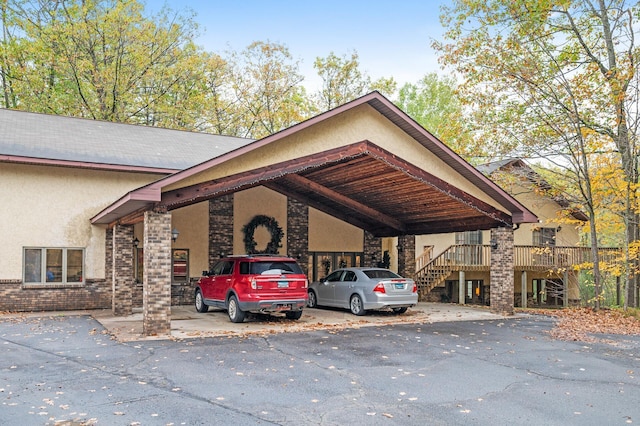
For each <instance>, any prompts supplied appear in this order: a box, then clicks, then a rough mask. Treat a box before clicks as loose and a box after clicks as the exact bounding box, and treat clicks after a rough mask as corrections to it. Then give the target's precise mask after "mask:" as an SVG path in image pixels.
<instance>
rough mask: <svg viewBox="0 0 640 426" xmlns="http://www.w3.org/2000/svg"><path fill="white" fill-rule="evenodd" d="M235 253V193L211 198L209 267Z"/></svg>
mask: <svg viewBox="0 0 640 426" xmlns="http://www.w3.org/2000/svg"><path fill="white" fill-rule="evenodd" d="M223 254H224V255H231V254H234V253H233V194H228V195H223V196H222V197H219V198H215V199H213V200H209V268H211V266H212V265H213V264H214V263H215V262H216V261H217V260H218V259H220V257H221V255H223Z"/></svg>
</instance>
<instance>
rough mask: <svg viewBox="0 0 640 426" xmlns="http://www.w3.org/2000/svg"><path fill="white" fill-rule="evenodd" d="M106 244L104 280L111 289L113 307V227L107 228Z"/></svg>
mask: <svg viewBox="0 0 640 426" xmlns="http://www.w3.org/2000/svg"><path fill="white" fill-rule="evenodd" d="M104 238H105V243H104V244H105V246H104V249H105V250H104V258H105V259H104V280H105V283H106V285H107V288H109V289H111V292H112V295H111V299H112V300H111V305H112V307H113V228H107V230H106V233H105V237H104Z"/></svg>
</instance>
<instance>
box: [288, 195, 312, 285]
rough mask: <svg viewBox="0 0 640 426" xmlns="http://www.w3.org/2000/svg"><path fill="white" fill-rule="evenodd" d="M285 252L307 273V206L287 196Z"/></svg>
mask: <svg viewBox="0 0 640 426" xmlns="http://www.w3.org/2000/svg"><path fill="white" fill-rule="evenodd" d="M287 252H288V253H287V254H288V255H289V256H291V257H293V258H294V259H297V260H298V263H299V264H300V267H301V268H302V270H303V271H304V273H305V274H307V275H309V271H308V269H309V265H308V263H309V262H307V259H308V258H309V206H307V205H306V204H304V203H301V202H299V201H297V200H294V199H292V198H290V197H288V198H287Z"/></svg>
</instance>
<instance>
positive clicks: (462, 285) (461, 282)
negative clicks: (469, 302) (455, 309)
mask: <svg viewBox="0 0 640 426" xmlns="http://www.w3.org/2000/svg"><path fill="white" fill-rule="evenodd" d="M466 290H467V280H466V278H465V273H464V271H460V272H458V303H459V304H460V305H464V304H465V302H466V300H465V299H466V298H465V295H466Z"/></svg>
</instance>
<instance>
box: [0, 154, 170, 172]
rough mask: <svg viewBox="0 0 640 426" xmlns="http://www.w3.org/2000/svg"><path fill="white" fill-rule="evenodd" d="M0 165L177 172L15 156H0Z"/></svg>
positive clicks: (157, 168)
mask: <svg viewBox="0 0 640 426" xmlns="http://www.w3.org/2000/svg"><path fill="white" fill-rule="evenodd" d="M0 163H16V164H28V165H32V166H53V167H69V168H76V169H91V170H106V171H114V172H129V173H150V174H158V175H170V174H173V173H175V172H177V171H179V170H176V169H164V168H159V167H141V166H127V165H121V164H102V163H89V162H85V161H69V160H52V159H48V158H34V157H21V156H17V155H0Z"/></svg>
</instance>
